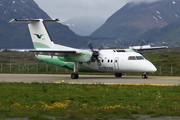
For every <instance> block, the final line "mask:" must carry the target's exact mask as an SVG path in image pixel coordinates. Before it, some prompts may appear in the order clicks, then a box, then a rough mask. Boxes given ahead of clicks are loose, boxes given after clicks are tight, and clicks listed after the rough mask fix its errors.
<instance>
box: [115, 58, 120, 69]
mask: <svg viewBox="0 0 180 120" xmlns="http://www.w3.org/2000/svg"><path fill="white" fill-rule="evenodd" d="M114 68H115V70H119V58H118V57H116V58H115V59H114Z"/></svg>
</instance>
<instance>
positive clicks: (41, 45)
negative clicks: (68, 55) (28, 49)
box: [33, 42, 50, 49]
mask: <svg viewBox="0 0 180 120" xmlns="http://www.w3.org/2000/svg"><path fill="white" fill-rule="evenodd" d="M33 45H34V48H35V49H36V48H50V47H49V46H47V45H45V44H42V43H38V42H33Z"/></svg>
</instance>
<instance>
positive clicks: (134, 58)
mask: <svg viewBox="0 0 180 120" xmlns="http://www.w3.org/2000/svg"><path fill="white" fill-rule="evenodd" d="M128 60H136V57H135V56H129V58H128Z"/></svg>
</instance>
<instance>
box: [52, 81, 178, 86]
mask: <svg viewBox="0 0 180 120" xmlns="http://www.w3.org/2000/svg"><path fill="white" fill-rule="evenodd" d="M54 83H57V84H59V83H68V84H80V85H81V84H88V85H91V84H92V85H93V84H105V85H129V86H131V85H136V86H144V85H150V86H180V85H179V84H136V83H80V82H54Z"/></svg>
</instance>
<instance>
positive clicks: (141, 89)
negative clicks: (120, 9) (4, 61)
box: [0, 83, 180, 120]
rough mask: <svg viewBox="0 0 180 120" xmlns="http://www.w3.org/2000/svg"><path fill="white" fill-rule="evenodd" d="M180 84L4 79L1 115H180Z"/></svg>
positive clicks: (36, 117)
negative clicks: (8, 80) (21, 81)
mask: <svg viewBox="0 0 180 120" xmlns="http://www.w3.org/2000/svg"><path fill="white" fill-rule="evenodd" d="M179 91H180V86H168V87H167V86H150V85H140V86H135V85H104V84H91V85H90V84H88V85H76V84H73V85H71V84H68V83H60V84H55V83H29V84H28V83H0V119H2V120H3V119H4V118H7V117H29V119H33V120H44V119H45V118H46V117H47V116H54V117H60V118H62V119H81V118H96V119H101V118H104V119H106V118H131V119H133V118H135V117H133V114H142V115H150V116H180V92H179Z"/></svg>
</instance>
